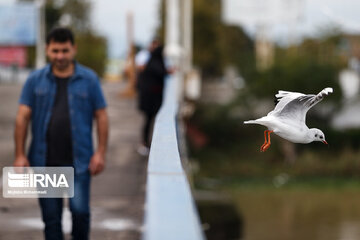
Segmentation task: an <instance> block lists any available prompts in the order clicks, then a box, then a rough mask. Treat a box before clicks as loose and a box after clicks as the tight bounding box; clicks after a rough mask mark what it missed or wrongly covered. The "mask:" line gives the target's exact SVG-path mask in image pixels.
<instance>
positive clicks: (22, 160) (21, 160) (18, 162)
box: [14, 155, 30, 167]
mask: <svg viewBox="0 0 360 240" xmlns="http://www.w3.org/2000/svg"><path fill="white" fill-rule="evenodd" d="M29 166H30V164H29V160H28V159H27V157H25V156H24V155H22V156H18V157H16V158H15V161H14V167H29Z"/></svg>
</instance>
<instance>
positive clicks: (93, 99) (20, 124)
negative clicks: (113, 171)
mask: <svg viewBox="0 0 360 240" xmlns="http://www.w3.org/2000/svg"><path fill="white" fill-rule="evenodd" d="M46 44H47V45H46V54H47V57H48V59H49V60H50V64H48V65H47V66H45V67H44V68H42V69H40V70H37V71H34V72H33V73H32V74H30V76H29V77H28V79H27V81H26V83H25V85H24V87H23V90H22V93H21V97H20V100H19V103H20V105H19V109H18V113H17V117H16V126H15V162H14V166H15V167H23V166H29V165H30V166H34V167H36V166H62V167H63V166H73V167H74V170H75V176H74V197H73V198H70V199H69V205H70V211H71V213H72V223H73V225H72V237H73V239H75V240H82V239H88V238H89V232H90V207H89V202H90V175H96V174H98V173H100V172H101V171H102V170H103V169H104V166H105V152H106V147H107V138H108V117H107V113H106V102H105V99H104V96H103V93H102V90H101V87H100V82H99V79H98V77H97V75H96V74H95V73H94V72H93V71H92V70H90V69H88V68H86V67H84V66H82V65H80V64H79V63H77V62H76V61H75V60H74V58H75V55H76V45H75V43H74V36H73V34H72V32H71V31H70V30H69V29H67V28H56V29H54V30H52V31H51V32H50V33H49V34H48V36H47V39H46ZM94 118H95V120H96V126H97V137H98V145H97V148H96V150H95V151H94V149H93V144H92V122H93V119H94ZM30 121H31V130H32V141H31V145H30V149H29V153H28V157H26V155H25V142H26V133H27V128H28V125H29V122H30ZM39 203H40V207H41V211H42V219H43V221H44V224H45V238H46V239H51V240H57V239H63V233H62V227H61V217H62V210H63V199H62V198H39Z"/></svg>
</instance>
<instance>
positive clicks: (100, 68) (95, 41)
mask: <svg viewBox="0 0 360 240" xmlns="http://www.w3.org/2000/svg"><path fill="white" fill-rule="evenodd" d="M76 43H77V46H78V53H77V57H76V58H77V60H78V61H79V62H80V63H82V64H84V65H86V66H88V67H90V68H92V69H93V70H94V71H95V72H97V73H98V74H103V73H104V71H105V60H106V59H107V42H106V39H105V38H103V37H100V36H97V35H95V34H92V33H91V32H87V33H82V34H77V36H76Z"/></svg>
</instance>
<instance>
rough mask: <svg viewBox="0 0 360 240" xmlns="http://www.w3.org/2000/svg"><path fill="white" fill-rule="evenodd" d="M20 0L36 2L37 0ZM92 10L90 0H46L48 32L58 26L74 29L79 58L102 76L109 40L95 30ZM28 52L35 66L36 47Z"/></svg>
mask: <svg viewBox="0 0 360 240" xmlns="http://www.w3.org/2000/svg"><path fill="white" fill-rule="evenodd" d="M18 1H19V2H35V0H18ZM90 11H91V1H90V0H46V5H45V19H46V33H48V32H49V31H50V30H51V29H53V28H54V27H57V26H67V27H70V28H71V29H72V30H73V31H74V34H75V36H76V44H77V45H78V54H77V59H78V60H79V62H81V63H82V64H84V65H86V66H89V67H91V68H93V69H94V70H95V71H96V72H97V73H98V74H99V75H100V76H101V75H102V74H103V73H104V70H105V64H106V59H107V41H106V39H105V38H104V37H102V36H99V35H98V34H96V33H95V32H94V31H93V29H92V26H91V24H90V23H91V21H90V20H91V19H90ZM28 52H29V57H30V59H29V60H30V61H29V62H30V64H29V65H30V66H34V60H33V57H34V47H30V48H29V51H28Z"/></svg>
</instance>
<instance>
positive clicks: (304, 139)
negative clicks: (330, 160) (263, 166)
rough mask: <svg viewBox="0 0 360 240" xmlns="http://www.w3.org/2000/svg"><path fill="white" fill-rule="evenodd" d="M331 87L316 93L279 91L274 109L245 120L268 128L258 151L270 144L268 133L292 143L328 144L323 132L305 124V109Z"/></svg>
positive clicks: (263, 150) (315, 102) (329, 90)
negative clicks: (258, 116) (315, 142)
mask: <svg viewBox="0 0 360 240" xmlns="http://www.w3.org/2000/svg"><path fill="white" fill-rule="evenodd" d="M332 92H333V89H332V88H330V87H328V88H325V89H323V90H322V91H321V92H320V93H318V94H317V95H315V94H303V93H298V92H288V91H279V92H278V94H276V95H275V97H276V101H277V104H276V106H275V109H274V110H272V111H271V112H269V113H268V114H267V115H266V116H265V117H262V118H259V119H256V120H250V121H245V122H244V123H245V124H259V125H263V126H265V127H267V128H268V130H265V132H264V137H265V142H264V144H263V145H262V146H261V148H260V151H261V152H265V151H266V150H267V149H268V148H269V147H270V144H271V141H270V134H271V133H275V134H276V135H278V136H280V137H282V138H284V139H286V140H288V141H290V142H293V143H304V144H305V143H311V142H313V141H320V142H323V143H324V144H328V143H327V142H326V140H325V135H324V133H323V132H322V131H321V130H320V129H317V128H311V129H309V128H308V127H307V126H306V123H305V120H306V113H307V111H308V110H309V109H310V108H312V107H313V106H314V105H316V104H317V103H318V102H320V101H321V100H322V99H323V98H324V96H325V95H328V94H329V93H332Z"/></svg>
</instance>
